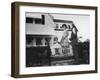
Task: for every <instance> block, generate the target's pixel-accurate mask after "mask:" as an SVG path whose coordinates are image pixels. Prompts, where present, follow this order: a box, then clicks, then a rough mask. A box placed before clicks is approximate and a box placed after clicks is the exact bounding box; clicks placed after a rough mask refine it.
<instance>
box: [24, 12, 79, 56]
mask: <svg viewBox="0 0 100 80" xmlns="http://www.w3.org/2000/svg"><path fill="white" fill-rule="evenodd" d="M32 15H33V16H32ZM72 29H74V30H75V31H76V34H77V31H78V30H77V28H76V26H75V25H74V23H73V21H69V20H61V19H55V18H54V17H53V16H52V15H50V14H46V13H43V14H39V15H38V16H37V17H34V14H32V13H28V14H27V15H26V46H27V47H46V46H47V44H50V48H51V52H52V55H56V51H57V49H58V48H59V51H58V52H60V54H59V55H67V56H72V55H73V51H72V46H71V45H70V37H71V33H72ZM55 37H57V38H58V40H57V41H56V43H55ZM63 47H64V48H63Z"/></svg>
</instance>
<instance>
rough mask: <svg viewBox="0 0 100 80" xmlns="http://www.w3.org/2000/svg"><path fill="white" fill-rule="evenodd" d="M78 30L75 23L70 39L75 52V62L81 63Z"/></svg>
mask: <svg viewBox="0 0 100 80" xmlns="http://www.w3.org/2000/svg"><path fill="white" fill-rule="evenodd" d="M77 31H78V30H77V29H76V27H75V25H74V24H73V28H72V33H71V38H70V41H71V45H72V49H73V54H74V58H75V64H79V55H78V39H77Z"/></svg>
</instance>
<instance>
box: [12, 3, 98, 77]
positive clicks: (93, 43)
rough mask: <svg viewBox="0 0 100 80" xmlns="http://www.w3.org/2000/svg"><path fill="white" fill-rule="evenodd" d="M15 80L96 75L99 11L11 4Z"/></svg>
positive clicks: (87, 7) (93, 8) (88, 7)
mask: <svg viewBox="0 0 100 80" xmlns="http://www.w3.org/2000/svg"><path fill="white" fill-rule="evenodd" d="M11 58H12V60H11V61H12V76H14V77H39V76H56V75H70V74H84V73H97V7H95V6H78V5H58V4H42V3H27V2H26V3H25V2H15V3H12V56H11Z"/></svg>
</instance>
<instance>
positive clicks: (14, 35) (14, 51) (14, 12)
mask: <svg viewBox="0 0 100 80" xmlns="http://www.w3.org/2000/svg"><path fill="white" fill-rule="evenodd" d="M20 6H44V7H56V8H73V9H87V10H95V70H90V71H74V72H55V73H43V74H23V75H20V74H19V70H20V68H19V34H20V32H19V23H20V22H19V15H20V14H19V7H20ZM97 13H98V10H97V7H96V6H80V5H62V4H44V3H29V2H13V3H12V4H11V76H12V77H15V78H23V77H24V78H25V77H41V76H58V75H72V74H86V73H97V72H98V70H97V44H98V43H97V36H98V34H97V30H98V28H97Z"/></svg>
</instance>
